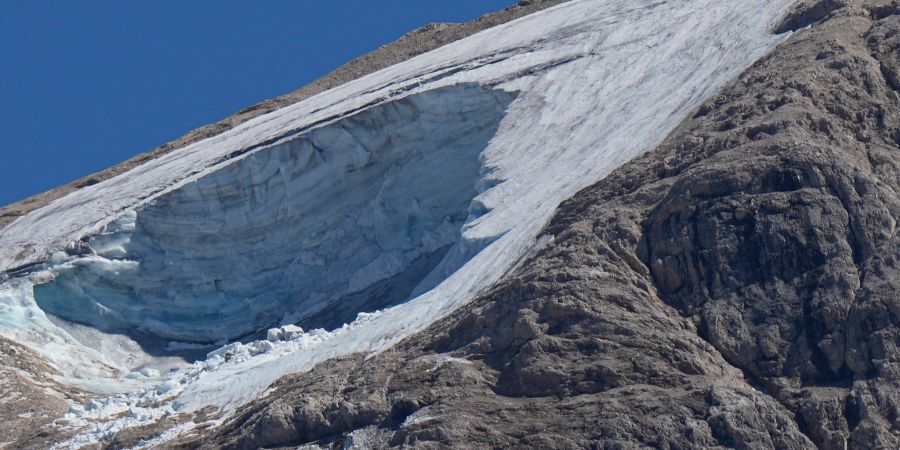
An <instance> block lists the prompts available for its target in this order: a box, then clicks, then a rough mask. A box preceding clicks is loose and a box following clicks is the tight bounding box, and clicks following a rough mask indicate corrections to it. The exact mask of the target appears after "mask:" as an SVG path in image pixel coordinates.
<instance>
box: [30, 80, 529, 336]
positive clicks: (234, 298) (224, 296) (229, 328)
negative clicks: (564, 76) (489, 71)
mask: <svg viewBox="0 0 900 450" xmlns="http://www.w3.org/2000/svg"><path fill="white" fill-rule="evenodd" d="M514 98H515V96H514V94H511V93H508V92H506V91H502V90H491V89H485V88H482V87H480V86H477V85H470V84H462V85H457V86H449V87H444V88H439V89H435V90H430V91H427V92H423V93H421V94H415V95H411V96H408V97H404V98H402V99H399V100H396V101H393V102H389V103H385V104H383V105H378V106H374V107H372V108H369V109H366V110H364V111H362V112H359V113H357V114H354V115H351V116H348V117H346V118H342V119H340V120H338V121H336V122H334V123H331V124H328V125H325V126H322V127H319V128H316V129H314V130H311V131H310V132H308V133H303V134H301V135H299V136H297V137H289V138H284V139H283V140H282V141H281V142H279V143H275V144H272V145H271V146H270V147H269V148H267V149H266V150H265V151H260V152H254V153H252V154H248V155H247V156H246V157H244V158H240V159H239V160H238V161H235V162H234V163H233V164H231V165H229V166H228V167H225V168H223V169H222V170H220V171H217V172H215V173H212V174H210V175H208V176H205V177H203V178H200V179H198V180H196V181H194V182H192V183H190V184H187V185H185V186H184V187H182V188H181V189H178V190H175V191H171V192H167V193H166V194H165V195H161V196H160V197H158V198H157V199H156V200H155V201H153V202H152V203H150V204H148V205H146V206H145V207H143V208H141V209H139V210H137V211H135V212H134V213H133V214H126V215H124V216H123V217H122V218H120V219H118V220H116V221H114V222H111V223H110V224H108V225H106V226H105V227H104V228H103V229H102V230H101V231H100V232H99V233H97V234H95V235H92V236H89V237H88V238H87V239H86V240H85V241H84V242H83V243H82V245H81V246H80V252H81V253H83V254H81V255H78V257H76V258H73V259H71V260H68V259H67V258H62V260H61V261H64V262H60V263H53V262H51V263H50V264H49V267H48V271H49V272H50V273H51V274H52V278H53V280H52V281H49V282H47V283H43V284H38V285H36V286H35V287H34V297H35V300H36V302H37V304H38V305H39V306H40V307H41V308H42V309H43V310H44V311H46V312H48V313H51V314H53V315H56V316H59V317H61V318H64V319H68V320H72V321H76V322H79V323H85V324H90V325H92V326H94V327H96V328H98V329H102V330H104V331H107V332H118V333H124V334H132V335H136V334H137V333H138V332H139V333H141V334H145V335H150V336H152V337H157V338H162V339H171V340H176V341H184V342H202V343H213V342H217V341H220V340H223V339H225V340H233V339H237V338H241V337H244V336H246V335H249V334H251V333H254V332H259V331H265V330H266V329H268V328H269V327H272V326H277V325H279V324H281V323H282V322H284V323H293V322H298V321H300V322H302V323H303V325H304V326H306V327H308V328H320V327H321V326H323V324H328V322H322V321H321V320H318V321H317V320H315V319H314V316H316V315H318V316H320V317H321V316H326V317H328V316H335V315H336V314H335V311H336V310H342V309H343V310H346V311H347V312H346V313H345V314H344V318H345V320H338V322H340V323H336V322H335V321H334V320H332V321H331V323H330V325H331V326H340V325H342V324H343V323H346V322H350V321H352V320H353V319H354V318H355V317H356V313H357V312H361V311H362V312H371V311H374V310H377V309H380V308H382V307H385V306H390V305H391V304H393V303H397V302H400V301H403V300H406V299H407V297H409V295H410V294H411V293H413V292H414V291H416V290H418V291H425V290H428V288H429V287H430V286H433V285H435V284H437V283H439V282H440V278H441V277H440V275H439V274H446V273H452V272H454V271H455V270H456V269H457V268H458V267H459V266H460V265H462V264H463V263H464V262H465V261H466V259H467V258H468V257H470V256H471V255H472V254H474V253H476V252H477V251H478V250H480V248H481V247H483V246H484V245H486V244H487V241H485V240H479V241H473V240H462V239H461V236H462V232H463V227H464V224H466V223H471V222H473V221H474V220H476V219H477V218H478V217H479V216H480V215H481V214H483V213H484V212H485V211H484V210H483V208H481V207H479V206H478V205H477V202H473V199H474V198H475V197H476V196H477V195H478V194H479V191H484V190H485V189H486V188H487V187H488V186H487V185H485V181H484V180H486V179H489V177H490V175H489V174H488V173H487V172H488V170H487V169H485V168H482V167H481V161H480V158H479V156H480V154H481V152H482V151H483V150H484V149H485V148H486V147H487V146H488V143H489V142H490V140H491V138H492V137H493V136H494V134H495V132H496V130H497V127H498V126H499V124H500V121H501V119H502V117H503V115H504V112H505V110H506V108H507V106H508V105H509V104H510V103H511V102H512V100H513V99H514ZM84 253H87V254H86V255H85V254H84ZM422 282H427V283H428V285H427V286H423V287H418V285H419V284H420V283H422ZM353 298H358V299H359V300H358V301H356V302H354V301H353V300H352V299H353ZM348 304H354V305H356V306H357V307H356V308H347V306H348ZM332 305H334V307H332ZM326 313H327V314H326ZM348 314H349V316H347V315H348ZM337 317H338V318H340V317H342V316H340V315H337ZM135 337H137V336H135Z"/></svg>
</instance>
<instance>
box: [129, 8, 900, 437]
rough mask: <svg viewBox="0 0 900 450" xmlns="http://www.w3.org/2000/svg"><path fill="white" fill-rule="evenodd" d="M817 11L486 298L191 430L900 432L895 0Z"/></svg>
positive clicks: (562, 218) (559, 218)
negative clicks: (218, 423)
mask: <svg viewBox="0 0 900 450" xmlns="http://www.w3.org/2000/svg"><path fill="white" fill-rule="evenodd" d="M809 20H817V21H818V22H816V23H815V24H814V25H813V26H812V27H811V28H809V29H800V30H798V32H797V33H796V34H795V35H794V36H792V37H791V38H790V39H789V40H788V41H787V42H785V43H784V44H782V45H781V46H779V48H778V49H777V50H776V51H775V52H773V53H772V54H770V55H769V56H767V57H766V58H764V59H763V60H761V61H759V62H758V63H757V64H755V65H754V66H753V67H752V68H751V69H750V70H748V71H747V72H746V73H744V74H743V75H742V76H741V77H740V78H739V79H738V80H736V81H735V82H734V83H733V85H731V86H730V87H728V88H727V89H725V90H724V91H722V92H721V93H720V94H719V95H718V96H716V97H715V98H713V99H711V100H709V101H708V102H706V103H705V104H704V105H703V107H702V108H700V109H699V110H698V111H697V112H696V114H695V115H694V116H693V117H692V118H691V119H690V120H688V121H686V122H685V123H684V124H683V125H682V126H681V127H680V128H679V129H678V130H677V131H676V132H675V133H674V134H672V135H671V136H670V137H669V138H668V139H667V140H666V141H665V142H664V144H663V145H661V146H660V147H659V148H657V149H656V150H655V151H653V152H650V153H648V154H646V155H645V156H642V157H639V158H637V159H636V160H634V161H632V162H630V163H628V164H626V165H625V166H624V167H622V168H620V169H618V170H616V171H615V172H613V174H611V175H610V176H608V177H606V178H605V179H604V180H602V181H601V182H599V183H597V184H596V185H594V186H592V187H590V188H588V189H585V190H583V191H582V192H580V193H579V194H578V195H576V196H575V197H574V198H572V199H570V200H569V201H567V202H565V203H564V204H563V205H562V206H561V207H560V208H559V210H558V212H557V214H556V216H555V217H554V219H553V220H552V222H551V223H550V224H549V225H548V226H547V227H546V229H545V235H546V236H549V237H551V239H550V240H549V242H548V243H547V244H546V245H544V246H543V247H542V248H540V249H539V250H538V251H536V253H534V254H533V255H532V256H531V257H530V258H529V259H528V260H527V261H526V262H525V263H524V264H522V265H521V266H520V268H519V269H518V270H516V271H515V272H514V273H512V274H510V275H509V276H508V277H506V278H505V279H504V280H503V281H502V282H501V283H499V284H497V285H496V286H494V287H493V288H492V289H490V291H489V292H486V293H485V294H484V295H481V296H480V297H479V298H477V299H476V300H475V301H473V302H471V303H469V304H467V305H465V306H463V307H462V308H460V309H459V310H457V311H456V312H454V313H453V314H451V315H450V316H449V317H447V318H445V319H443V320H441V321H439V322H437V323H435V324H434V325H432V326H431V327H430V328H428V329H427V330H426V331H424V332H421V333H418V334H416V335H414V336H412V337H410V338H408V339H406V340H405V341H403V342H402V343H401V344H399V345H397V346H396V347H394V348H392V349H391V350H389V351H385V352H382V353H380V354H378V355H376V356H371V357H367V356H366V355H354V356H350V357H344V358H339V359H335V360H331V361H328V362H326V363H323V364H320V365H318V366H316V367H315V368H314V369H313V370H311V371H309V372H308V373H298V374H294V375H290V376H287V377H284V378H282V379H281V380H279V381H278V382H277V383H276V384H275V385H274V386H273V388H272V389H271V393H270V394H269V395H267V396H265V397H264V398H261V399H259V400H257V401H255V402H252V403H251V404H249V405H247V406H245V407H243V408H242V409H241V410H240V411H239V413H238V414H237V415H236V416H235V417H234V418H232V419H231V420H229V421H228V422H227V423H226V424H225V425H224V426H222V427H219V428H215V429H211V430H209V431H205V432H199V431H195V432H193V434H191V435H187V436H183V437H182V438H180V439H179V441H178V445H180V446H181V447H183V448H220V447H224V448H259V447H266V448H276V447H281V446H296V445H301V444H310V445H312V446H320V447H324V448H370V447H371V448H384V447H395V446H399V447H417V448H451V447H452V448H503V447H519V448H523V447H528V448H635V447H638V448H645V447H646V448H672V449H675V448H683V449H687V448H745V449H764V448H780V449H802V448H822V449H845V448H852V449H871V448H883V449H893V448H898V447H900V297H898V295H897V292H900V267H898V261H897V255H900V238H898V236H897V234H896V228H897V220H898V217H900V195H898V192H900V4H898V2H891V3H887V2H849V1H821V2H808V3H804V4H801V7H800V8H798V9H797V10H796V11H795V14H793V15H792V16H789V17H788V18H787V19H786V21H785V23H784V24H783V25H784V26H785V27H795V28H800V27H802V26H804V25H806V24H807V22H808V21H809ZM145 432H147V433H150V432H151V430H145ZM132 438H133V439H138V438H139V436H134V437H132ZM173 445H174V444H173Z"/></svg>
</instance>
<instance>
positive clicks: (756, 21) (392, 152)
mask: <svg viewBox="0 0 900 450" xmlns="http://www.w3.org/2000/svg"><path fill="white" fill-rule="evenodd" d="M792 3H793V2H792V0H742V1H737V0H725V1H722V0H666V1H664V0H637V1H623V0H573V1H571V2H567V3H563V4H560V5H558V6H555V7H553V8H549V9H547V10H544V11H541V12H539V13H535V14H533V15H530V16H526V17H523V18H521V19H518V20H515V21H513V22H509V23H507V24H504V25H500V26H497V27H494V28H491V29H489V30H486V31H483V32H481V33H478V34H476V35H473V36H471V37H469V38H466V39H463V40H460V41H458V42H455V43H452V44H449V45H447V46H444V47H441V48H439V49H437V50H434V51H432V52H429V53H427V54H424V55H421V56H419V57H416V58H413V59H411V60H409V61H406V62H404V63H401V64H398V65H395V66H392V67H390V68H387V69H384V70H382V71H379V72H376V73H374V74H372V75H368V76H365V77H362V78H360V79H358V80H356V81H353V82H350V83H348V84H346V85H343V86H341V87H338V88H335V89H332V90H330V91H327V92H324V93H322V94H320V95H317V96H315V97H312V98H310V99H308V100H305V101H302V102H300V103H297V104H295V105H292V106H289V107H286V108H283V109H281V110H278V111H275V112H273V113H270V114H267V115H264V116H261V117H259V118H256V119H253V120H251V121H249V122H247V123H245V124H243V125H240V126H238V127H236V128H235V129H233V130H231V131H228V132H225V133H223V134H221V135H218V136H215V137H212V138H209V139H206V140H204V141H201V142H197V143H195V144H192V145H189V146H187V147H185V148H182V149H179V150H176V151H173V152H172V153H170V154H167V155H164V156H162V157H160V158H157V159H155V160H153V161H149V162H147V163H145V164H143V165H141V166H139V167H136V168H134V169H132V170H131V171H129V172H126V173H124V174H122V175H119V176H117V177H115V178H112V179H110V180H107V181H104V182H101V183H98V184H95V185H92V186H88V187H85V188H83V189H81V190H79V191H77V192H74V193H72V194H70V195H68V196H66V197H63V198H61V199H59V200H57V201H55V202H53V203H51V204H50V205H48V206H46V207H44V208H41V209H39V210H36V211H34V212H32V213H30V214H28V215H26V216H24V217H22V218H20V219H18V220H17V221H15V222H14V223H12V224H11V225H9V226H8V227H7V228H5V229H3V230H0V271H2V272H3V273H4V275H2V276H0V312H2V313H3V314H4V315H5V316H6V317H5V318H0V333H2V334H3V335H4V336H10V337H12V338H13V339H15V340H17V341H19V342H23V343H30V344H31V346H32V347H33V348H35V350H36V351H37V352H39V353H40V354H42V355H44V356H46V357H47V358H48V360H50V361H51V362H54V364H56V365H57V366H59V367H60V370H61V371H62V372H63V373H64V374H65V379H66V381H67V382H70V383H73V384H78V385H79V386H82V387H85V388H90V389H96V390H99V391H105V392H110V393H112V394H115V395H116V397H114V398H115V400H114V401H111V402H110V403H109V405H108V407H105V408H101V409H95V410H92V411H89V412H85V411H80V410H78V409H77V408H76V410H75V411H73V420H75V419H78V418H83V419H84V420H93V421H96V420H100V418H101V416H102V417H107V418H108V420H106V419H104V420H106V422H104V423H105V425H103V426H102V427H100V428H102V429H103V430H107V431H109V430H114V429H117V427H123V426H130V425H131V424H133V423H140V420H131V419H129V418H128V417H125V418H121V417H118V415H121V413H122V412H123V411H126V410H128V409H134V408H146V407H148V406H147V405H159V404H163V405H165V406H164V407H165V408H170V409H171V410H173V411H196V410H198V409H200V408H203V407H204V406H206V405H209V404H213V405H217V406H219V407H222V408H224V409H225V410H226V411H228V410H233V409H234V408H235V407H237V406H239V405H240V404H242V403H243V402H246V401H247V400H249V399H252V398H255V397H258V396H259V395H261V394H263V393H264V392H265V391H266V389H267V387H268V386H269V385H270V384H271V383H272V382H273V381H275V380H277V379H278V378H279V377H281V376H283V375H284V374H287V373H291V372H296V371H301V370H306V369H308V368H310V367H311V366H312V365H314V364H315V363H317V362H320V361H323V360H325V359H328V358H331V357H335V356H340V355H345V354H349V353H354V352H377V351H379V350H383V349H385V348H387V347H389V346H390V345H392V344H394V343H396V342H398V341H399V340H400V339H402V338H403V337H405V336H408V335H409V334H410V333H414V332H417V331H420V330H422V329H424V328H425V327H427V326H428V325H429V324H431V323H433V322H434V321H435V320H437V319H439V318H440V317H443V316H445V315H446V314H449V313H450V312H452V311H453V310H454V309H456V308H457V307H459V306H460V305H461V304H464V303H465V302H467V301H469V300H471V299H472V298H473V297H474V296H476V295H477V294H478V293H479V292H482V291H483V290H484V289H486V288H488V287H490V286H491V284H492V283H494V282H496V281H497V280H499V279H500V278H501V277H502V276H503V275H504V274H506V273H508V271H509V270H511V269H512V268H514V267H515V266H516V264H518V263H519V262H520V261H522V260H523V258H527V257H528V255H529V254H530V253H531V252H534V251H536V249H538V248H539V247H540V245H541V243H542V242H544V239H543V238H542V237H541V236H540V233H541V228H542V227H543V225H544V224H545V223H546V222H547V220H548V219H549V217H550V216H551V215H552V213H553V211H554V210H555V208H556V207H557V205H559V203H560V202H562V201H563V200H565V199H567V198H569V197H570V196H572V195H573V194H574V193H576V192H577V191H578V190H580V189H582V188H584V187H586V186H588V185H590V184H592V183H594V182H596V181H597V180H599V179H601V178H602V177H603V176H605V175H606V174H608V173H609V172H610V171H612V170H613V169H615V168H616V167H618V166H620V165H621V164H623V163H625V162H626V161H628V160H630V159H631V158H634V157H635V156H637V155H640V154H641V153H643V152H645V151H648V150H650V149H652V148H653V147H654V146H656V145H658V144H659V143H660V142H662V140H663V139H664V138H665V136H666V135H667V134H668V133H669V132H671V131H672V130H673V129H674V128H675V127H676V126H677V125H678V124H679V123H680V122H681V121H682V120H683V119H684V118H685V117H687V116H688V115H689V114H690V112H691V111H692V110H694V109H695V108H696V107H697V106H699V104H700V103H701V102H702V101H704V100H705V99H707V98H709V97H710V96H712V95H713V94H715V92H716V91H717V90H719V89H720V88H722V87H723V86H724V85H725V84H726V83H728V82H729V81H730V80H732V79H733V78H734V77H736V76H737V75H738V74H739V73H741V72H742V71H743V70H744V69H746V68H747V67H748V66H749V65H751V64H752V63H754V62H755V61H757V60H758V59H759V58H760V57H762V56H763V55H765V54H766V53H767V52H768V51H769V50H770V49H771V48H773V47H774V46H775V45H777V44H778V43H780V42H782V41H783V40H784V39H785V38H786V37H787V35H788V34H789V33H785V34H780V35H778V34H774V33H773V32H772V30H773V28H774V24H775V23H776V22H777V21H778V19H779V18H780V17H781V16H782V15H783V14H784V13H785V11H786V9H787V8H788V7H789V6H790V5H791V4H792ZM71 323H75V324H78V326H80V327H88V328H92V329H94V331H92V332H86V331H83V330H82V332H78V333H76V332H74V331H73V330H75V329H76V328H77V327H75V326H74V325H72V324H71ZM290 323H298V324H300V325H301V326H302V327H303V328H304V329H307V330H310V331H309V332H307V333H303V334H302V335H300V336H296V337H295V338H294V339H290V340H279V341H277V342H271V343H269V344H259V342H262V341H264V340H266V339H265V337H266V330H267V329H269V328H272V327H278V326H281V325H286V324H290ZM78 329H80V328H78ZM91 333H93V334H91ZM86 336H88V337H89V338H86ZM103 336H107V337H103ZM148 340H150V341H152V340H156V344H157V345H156V346H155V347H154V346H151V345H148V344H147V342H148ZM236 340H239V341H240V342H235V341H236ZM170 341H174V342H170ZM135 342H136V343H138V344H137V346H135V345H136V344H135ZM48 343H52V344H53V345H47V344H48ZM98 343H103V345H100V344H98ZM163 343H167V345H162V344H163ZM224 344H228V345H230V347H229V351H228V354H229V355H232V356H231V357H229V358H228V359H227V360H226V359H225V358H223V357H222V356H221V352H218V353H217V352H216V351H215V348H216V347H221V346H222V345H224ZM112 347H115V350H114V351H113V349H112ZM179 348H182V349H194V351H195V352H197V353H199V354H200V355H201V356H200V357H199V360H197V361H196V362H193V363H190V364H187V363H185V364H182V365H174V366H173V365H171V364H172V363H171V362H170V361H168V360H167V361H168V362H167V363H166V364H167V365H165V366H162V367H161V368H164V369H172V370H164V371H156V367H157V366H158V364H157V363H156V362H155V361H156V359H155V358H159V357H170V356H172V354H174V353H173V352H168V353H167V351H166V350H167V349H168V350H172V349H179ZM207 353H208V354H207ZM203 355H206V356H203ZM154 364H156V365H154ZM101 367H102V368H103V369H102V370H101V369H100V368H101ZM91 368H96V370H94V369H91ZM147 369H149V370H147ZM163 372H165V374H162V373H163ZM129 375H130V376H129ZM154 386H155V387H154ZM111 398H113V397H111ZM97 411H108V414H106V413H104V414H106V415H105V416H104V415H103V414H100V413H98V412H97ZM142 411H143V410H142ZM98 414H99V415H98ZM142 414H143V413H142ZM154 414H155V413H154ZM154 414H151V413H147V414H145V415H146V416H147V417H151V419H146V420H152V417H155V416H154ZM129 420H131V422H129ZM101 431H102V430H101ZM77 439H82V440H80V441H77V442H81V443H89V442H91V439H96V436H94V437H91V436H90V435H85V436H81V437H79V438H77Z"/></svg>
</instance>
